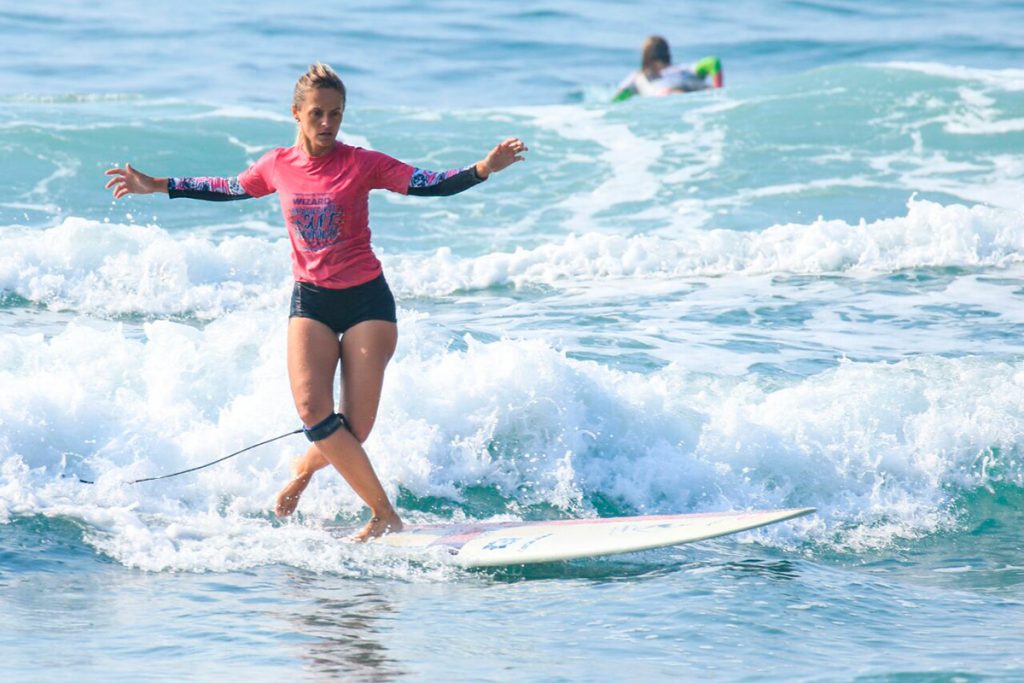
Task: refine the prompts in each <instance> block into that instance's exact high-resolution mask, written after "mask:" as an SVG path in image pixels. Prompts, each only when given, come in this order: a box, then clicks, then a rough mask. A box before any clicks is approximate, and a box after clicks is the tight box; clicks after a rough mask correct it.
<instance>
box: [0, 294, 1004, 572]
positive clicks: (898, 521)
mask: <svg viewBox="0 0 1024 683" xmlns="http://www.w3.org/2000/svg"><path fill="white" fill-rule="evenodd" d="M401 337H402V338H403V339H405V340H408V343H406V344H404V345H403V346H401V347H400V351H399V355H398V356H397V357H396V359H395V361H394V362H393V364H392V367H391V369H390V370H389V374H388V388H387V389H386V391H385V393H384V399H383V402H382V406H381V412H380V419H379V422H378V425H377V429H376V431H375V433H374V434H373V435H372V436H371V438H370V440H369V441H368V442H367V449H368V451H369V452H370V453H371V454H372V457H373V458H374V461H375V463H376V465H377V469H378V472H379V474H380V476H381V478H382V480H383V481H384V483H385V486H386V487H387V488H388V490H389V491H390V492H391V493H392V494H394V493H395V492H396V491H397V487H398V485H399V484H401V485H402V486H403V487H404V488H405V489H406V490H408V491H409V492H411V493H412V494H413V495H414V496H441V497H447V498H451V499H454V500H458V499H460V498H461V497H462V496H463V495H465V494H464V491H465V489H466V488H467V487H474V486H482V487H489V488H492V489H493V490H495V491H496V492H497V493H498V495H499V496H501V497H502V498H504V499H505V500H506V501H507V502H508V506H507V510H506V511H507V512H511V513H513V514H514V513H515V510H516V509H518V508H519V507H521V506H523V505H531V504H546V505H554V506H557V507H559V508H562V509H564V510H565V511H566V512H567V513H568V514H573V515H586V514H592V510H590V508H589V503H588V501H589V500H590V498H591V497H592V496H594V495H600V496H603V497H606V498H609V499H612V500H615V501H618V503H619V504H620V505H621V506H623V507H625V508H627V509H633V510H636V511H637V512H669V511H673V512H685V511H704V510H716V509H739V508H748V507H779V506H796V505H799V506H813V507H816V508H818V511H819V512H818V514H817V515H816V516H814V517H812V518H807V519H806V520H802V521H800V522H798V523H796V524H795V525H786V527H785V528H782V527H779V528H773V529H770V530H766V531H764V532H761V534H762V535H761V536H760V537H761V538H762V539H763V540H764V542H767V543H772V544H790V543H792V542H793V539H794V538H795V537H794V535H793V534H794V530H797V529H798V530H800V532H801V535H802V536H803V537H806V538H807V539H809V540H811V541H814V542H816V543H819V544H824V545H826V546H835V547H838V548H840V549H845V550H857V549H860V548H863V547H877V546H884V545H888V544H891V543H893V542H894V541H897V540H899V539H903V538H914V537H917V536H919V535H921V534H927V533H930V532H933V531H936V530H940V529H944V528H947V527H951V526H955V525H956V521H957V520H956V511H955V505H954V503H955V501H956V498H957V496H958V495H959V494H960V493H969V492H971V491H974V490H977V489H979V488H981V487H986V486H991V485H993V484H995V483H1004V484H1008V485H1011V486H1016V487H1021V486H1024V464H1022V460H1021V459H1022V453H1021V452H1020V446H1019V443H1020V435H1021V433H1022V431H1024V365H1022V364H1021V362H1020V361H1019V360H1018V361H1000V360H993V359H982V358H959V359H956V358H953V359H948V358H940V357H918V358H913V359H909V360H905V361H901V362H897V363H852V362H847V363H843V364H841V365H840V366H839V367H838V368H835V369H833V370H829V371H825V372H823V373H820V374H817V375H813V376H810V377H808V378H805V379H803V380H793V381H791V382H789V383H788V384H786V385H785V386H782V387H781V388H780V387H767V386H763V385H761V384H760V383H759V381H758V380H757V379H755V378H746V379H736V378H726V377H718V378H715V377H709V376H707V375H705V374H695V373H692V372H688V371H686V370H683V369H681V368H679V367H676V366H668V367H666V368H664V369H662V370H660V371H656V372H653V373H650V374H635V373H629V372H622V371H617V370H613V369H610V368H608V367H604V366H601V365H598V364H595V363H592V362H583V361H577V360H573V359H571V358H568V357H567V356H566V355H565V354H563V353H562V352H560V351H558V350H557V349H554V348H552V347H550V346H549V345H547V344H546V343H544V342H543V341H540V340H534V341H517V340H504V341H498V342H493V343H482V342H479V341H476V340H474V339H472V338H467V339H466V340H465V344H464V347H463V348H462V349H461V350H459V349H453V348H451V347H450V346H449V340H448V339H447V338H445V337H444V336H443V335H440V336H438V335H437V334H436V333H435V332H432V331H431V328H430V327H429V326H428V325H424V324H423V323H421V322H420V321H418V320H410V319H406V320H403V322H402V324H401ZM58 388H59V390H58ZM0 415H2V416H3V417H2V419H3V427H4V428H3V430H2V431H0V461H2V462H3V468H2V471H0V517H6V518H9V517H10V516H11V515H25V514H47V515H60V516H70V517H75V518H79V519H82V520H84V521H85V522H86V523H87V524H88V525H89V528H90V532H89V534H88V538H89V539H90V541H91V542H93V543H94V544H95V545H96V546H97V547H98V548H99V549H101V550H102V551H103V552H105V553H107V554H109V555H110V556H112V557H114V558H116V559H117V560H119V561H121V562H123V563H125V564H128V565H131V566H136V567H141V568H144V569H150V570H162V569H184V570H217V571H219V570H229V569H239V568H244V567H248V566H254V565H260V564H267V563H277V562H283V563H291V564H299V565H300V566H304V567H308V568H311V569H314V570H331V571H366V569H365V566H364V565H362V564H359V562H356V564H355V566H353V565H352V562H353V561H354V560H353V555H352V554H351V553H350V552H348V551H342V550H339V548H338V546H337V543H336V541H334V540H333V537H332V536H331V535H330V534H329V533H327V532H326V531H324V530H322V529H320V528H319V527H320V525H321V524H322V523H323V522H324V521H325V520H333V519H334V518H335V515H336V514H337V513H338V512H339V511H340V512H341V513H342V515H343V516H344V518H346V519H349V520H353V523H354V520H355V516H356V515H357V514H358V513H359V511H360V510H361V509H362V506H361V503H360V502H359V501H358V499H357V498H356V496H355V495H354V494H353V493H352V491H351V490H350V489H348V487H347V486H345V485H344V484H343V483H342V481H341V480H340V478H339V477H337V476H335V475H334V474H332V473H330V472H326V471H325V472H323V473H321V474H320V475H319V476H318V478H317V479H316V480H315V481H314V483H313V485H312V486H311V487H310V489H309V490H308V492H307V494H306V496H305V497H304V498H303V501H302V504H301V507H300V510H301V512H302V514H303V515H304V516H305V517H306V519H307V523H305V524H298V525H288V526H286V527H285V528H284V529H271V528H270V527H271V524H270V522H269V521H268V518H267V513H266V511H267V509H268V507H269V505H270V503H271V501H272V499H273V494H274V492H275V490H276V489H277V487H278V486H279V485H280V484H281V482H282V481H283V480H284V478H286V477H287V476H288V475H287V463H288V461H289V459H290V457H292V456H294V455H295V454H297V453H298V452H300V451H301V450H302V449H303V448H304V442H303V441H302V439H301V438H299V437H292V438H291V439H290V440H285V441H281V442H276V443H274V444H271V445H268V446H265V447H263V448H261V449H258V450H256V451H252V452H249V453H246V454H244V455H242V456H239V457H238V458H235V459H232V460H229V461H226V462H224V463H221V464H219V465H217V466H216V467H214V468H210V469H206V470H202V471H200V472H197V473H194V474H191V475H187V476H184V477H180V478H175V479H170V480H166V481H162V482H151V483H147V484H140V485H136V486H124V485H123V483H122V482H124V481H125V480H130V479H134V478H139V477H145V476H154V475H159V474H164V473H167V472H170V471H174V470H177V469H182V468H185V467H189V466H195V465H198V464H201V463H204V462H208V461H210V460H212V459H213V458H215V457H217V456H219V455H222V454H224V453H227V452H230V451H232V450H235V449H237V448H240V447H242V446H244V445H247V444H249V443H253V442H255V441H258V440H261V439H263V438H266V437H268V436H272V435H275V434H279V433H283V432H285V431H288V430H289V429H291V428H293V427H294V426H295V418H294V414H293V409H292V408H291V405H290V398H289V397H288V389H287V379H286V377H285V369H284V334H283V330H282V328H281V326H280V320H279V316H277V315H276V314H274V313H272V312H264V313H252V312H249V313H246V314H244V315H243V314H228V315H225V316H223V317H222V318H220V319H219V320H217V321H215V322H213V323H211V324H210V325H208V326H207V327H205V328H204V329H202V330H197V329H194V328H191V327H188V326H184V325H179V324H174V323H167V322H161V323H150V324H147V325H146V326H145V327H144V336H143V338H138V337H135V336H130V335H128V334H126V333H125V331H124V330H122V329H121V328H120V327H118V326H108V327H100V328H96V327H90V326H83V325H70V326H68V327H67V328H65V329H64V330H63V331H62V332H60V333H59V334H56V335H54V336H52V337H50V338H44V337H43V336H42V335H35V336H23V335H15V334H7V335H4V336H2V337H0ZM61 474H68V475H78V476H85V477H87V478H95V480H96V482H97V483H96V484H95V485H93V486H87V485H81V484H78V483H77V482H75V481H74V480H73V479H62V478H60V477H61ZM356 557H359V556H358V554H357V555H356Z"/></svg>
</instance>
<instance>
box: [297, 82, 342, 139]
mask: <svg viewBox="0 0 1024 683" xmlns="http://www.w3.org/2000/svg"><path fill="white" fill-rule="evenodd" d="M343 113H344V108H343V105H342V102H341V93H340V92H338V91H337V90H334V89H333V88H313V89H312V90H309V91H308V92H307V93H306V96H305V97H304V98H303V100H302V105H301V106H300V107H295V106H292V114H294V115H295V120H296V121H298V122H299V130H301V131H302V135H303V136H304V137H305V138H306V142H307V149H306V151H307V152H309V153H310V154H312V155H313V156H319V155H321V154H326V153H327V152H330V151H331V150H332V149H334V141H335V139H336V138H337V137H338V129H339V128H341V116H342V114H343Z"/></svg>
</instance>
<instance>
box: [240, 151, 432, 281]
mask: <svg viewBox="0 0 1024 683" xmlns="http://www.w3.org/2000/svg"><path fill="white" fill-rule="evenodd" d="M414 171H415V169H414V168H413V167H412V166H410V165H408V164H405V163H402V162H401V161H398V160H397V159H393V158H392V157H389V156H388V155H387V154H383V153H381V152H373V151H370V150H366V149H363V148H361V147H351V146H349V145H346V144H344V143H342V142H337V143H335V147H334V149H333V150H331V151H330V152H329V153H327V154H325V155H323V156H319V157H311V156H309V155H308V154H307V153H306V152H305V150H304V149H302V148H301V147H299V146H295V147H281V148H278V149H274V150H271V151H269V152H267V153H266V154H264V155H263V156H262V157H260V159H259V161H257V162H256V163H255V164H253V165H252V166H250V167H249V168H248V169H247V170H246V171H245V172H243V173H242V174H241V175H240V176H238V181H239V183H240V184H241V185H242V188H244V189H245V191H246V192H247V193H248V194H250V195H252V196H253V197H262V196H264V195H268V194H271V193H272V192H277V193H278V195H280V199H281V210H282V212H283V213H284V220H285V223H286V224H287V226H288V236H289V238H290V239H291V243H292V274H293V275H294V277H295V280H296V281H299V282H308V283H310V284H314V285H317V286H320V287H329V288H331V289H343V288H346V287H354V286H356V285H361V284H363V283H364V282H369V281H370V280H372V279H374V278H375V277H377V276H378V275H380V274H381V265H380V261H379V260H378V259H377V257H376V256H375V255H374V253H373V249H372V248H371V246H370V221H369V203H368V198H369V194H370V190H378V189H380V190H391V191H392V192H398V193H401V194H407V193H408V191H409V184H410V180H411V178H412V175H413V172H414Z"/></svg>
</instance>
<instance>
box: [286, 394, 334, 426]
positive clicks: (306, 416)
mask: <svg viewBox="0 0 1024 683" xmlns="http://www.w3.org/2000/svg"><path fill="white" fill-rule="evenodd" d="M295 409H296V411H298V413H299V419H300V420H302V424H304V425H306V426H307V427H312V426H313V425H315V424H318V423H319V422H321V421H323V420H324V419H325V418H327V417H328V416H329V415H330V414H331V413H333V412H334V405H333V404H332V403H330V402H326V403H325V402H324V401H319V400H316V399H313V398H312V397H296V398H295Z"/></svg>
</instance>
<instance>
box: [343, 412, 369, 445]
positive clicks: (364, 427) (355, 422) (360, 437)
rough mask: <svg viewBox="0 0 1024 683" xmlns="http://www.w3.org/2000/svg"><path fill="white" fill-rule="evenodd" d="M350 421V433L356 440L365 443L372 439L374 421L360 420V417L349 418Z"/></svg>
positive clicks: (347, 417)
mask: <svg viewBox="0 0 1024 683" xmlns="http://www.w3.org/2000/svg"><path fill="white" fill-rule="evenodd" d="M345 417H346V419H348V431H349V432H351V433H352V436H354V437H355V438H356V441H358V442H359V443H363V442H364V441H366V440H367V439H368V438H370V432H371V431H373V419H369V420H367V419H360V418H359V417H349V416H348V415H346V416H345Z"/></svg>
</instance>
